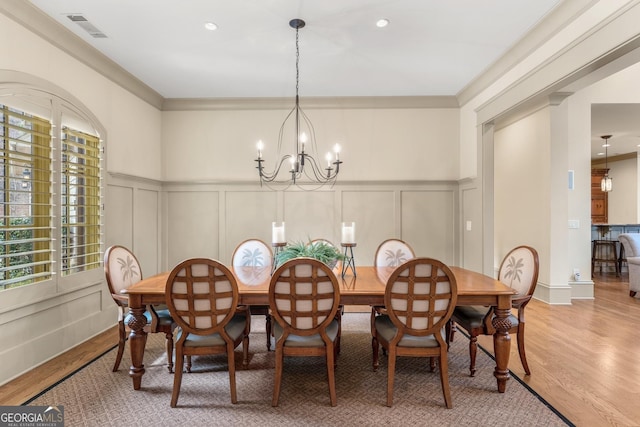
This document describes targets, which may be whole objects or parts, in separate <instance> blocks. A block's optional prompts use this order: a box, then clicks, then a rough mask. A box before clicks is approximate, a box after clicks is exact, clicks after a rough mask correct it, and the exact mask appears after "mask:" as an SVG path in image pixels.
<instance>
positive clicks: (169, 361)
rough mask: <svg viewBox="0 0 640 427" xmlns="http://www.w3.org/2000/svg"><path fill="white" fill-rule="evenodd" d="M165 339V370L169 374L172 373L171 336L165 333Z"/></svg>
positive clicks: (169, 333)
mask: <svg viewBox="0 0 640 427" xmlns="http://www.w3.org/2000/svg"><path fill="white" fill-rule="evenodd" d="M165 337H166V338H167V368H169V373H170V374H171V373H173V334H172V333H171V332H167V333H166V334H165Z"/></svg>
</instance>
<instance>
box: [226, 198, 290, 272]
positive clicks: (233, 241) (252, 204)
mask: <svg viewBox="0 0 640 427" xmlns="http://www.w3.org/2000/svg"><path fill="white" fill-rule="evenodd" d="M224 194H225V195H224V197H225V212H224V213H225V219H224V221H222V222H221V227H220V228H221V229H220V235H221V236H224V237H225V242H226V244H225V250H224V251H223V254H224V255H223V256H222V258H221V261H222V262H225V263H229V264H230V263H231V255H232V254H233V251H234V250H235V248H236V247H237V246H238V245H239V244H240V243H241V242H243V241H245V240H247V239H261V240H264V241H265V242H267V244H269V245H270V244H271V223H272V222H273V221H276V219H278V196H277V195H278V193H276V192H275V191H233V190H229V191H226V192H225V193H224Z"/></svg>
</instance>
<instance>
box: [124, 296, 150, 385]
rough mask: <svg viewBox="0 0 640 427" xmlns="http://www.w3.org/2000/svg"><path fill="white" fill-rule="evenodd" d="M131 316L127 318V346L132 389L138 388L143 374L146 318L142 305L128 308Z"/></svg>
mask: <svg viewBox="0 0 640 427" xmlns="http://www.w3.org/2000/svg"><path fill="white" fill-rule="evenodd" d="M130 311H131V316H130V318H129V323H128V325H129V328H131V334H130V335H129V346H130V348H131V368H129V375H130V376H131V378H133V389H134V390H139V389H140V385H141V383H142V375H143V374H144V364H143V363H142V362H143V356H144V347H145V344H146V343H147V333H146V332H145V330H144V327H145V326H146V324H147V318H146V317H145V316H144V311H145V309H144V307H142V308H130Z"/></svg>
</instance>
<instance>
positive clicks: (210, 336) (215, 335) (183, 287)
mask: <svg viewBox="0 0 640 427" xmlns="http://www.w3.org/2000/svg"><path fill="white" fill-rule="evenodd" d="M166 297H167V305H168V306H169V311H170V312H171V315H172V316H173V318H174V319H175V321H176V323H177V324H178V326H179V327H180V332H179V333H178V335H177V340H176V372H175V374H174V376H173V393H172V395H171V407H172V408H175V407H176V405H177V404H178V396H179V394H180V386H181V383H182V371H183V364H184V357H185V356H194V355H205V354H225V353H226V354H227V361H228V365H229V386H230V387H229V388H230V390H231V402H232V403H236V402H237V401H238V399H237V395H236V369H235V357H234V349H235V348H236V347H237V346H238V345H240V343H242V349H243V364H244V365H245V366H246V365H247V364H248V361H249V333H250V329H251V314H250V311H249V310H248V309H246V307H242V308H238V307H237V305H238V284H237V283H236V279H235V277H234V275H233V273H232V272H231V271H230V270H229V269H228V268H227V267H225V266H224V265H223V264H221V263H220V262H218V261H215V260H212V259H207V258H192V259H188V260H186V261H183V262H181V263H180V264H178V265H177V266H175V267H174V268H173V270H172V271H171V273H170V274H169V277H168V279H167V287H166Z"/></svg>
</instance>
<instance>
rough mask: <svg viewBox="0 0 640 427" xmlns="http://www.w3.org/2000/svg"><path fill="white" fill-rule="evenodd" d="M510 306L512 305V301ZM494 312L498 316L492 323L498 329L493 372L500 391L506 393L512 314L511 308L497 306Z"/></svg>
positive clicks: (494, 339)
mask: <svg viewBox="0 0 640 427" xmlns="http://www.w3.org/2000/svg"><path fill="white" fill-rule="evenodd" d="M508 307H511V303H510V302H509V306H508ZM494 312H495V315H496V316H495V317H494V318H493V320H492V322H491V323H492V325H493V327H494V328H495V330H496V332H495V333H494V334H493V351H494V353H495V357H496V369H495V371H494V372H493V376H494V377H496V380H497V381H498V392H500V393H504V392H505V389H506V387H507V380H508V379H509V378H511V375H509V354H510V351H511V336H509V329H511V322H510V321H509V314H511V309H510V308H507V309H505V308H495V309H494Z"/></svg>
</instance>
